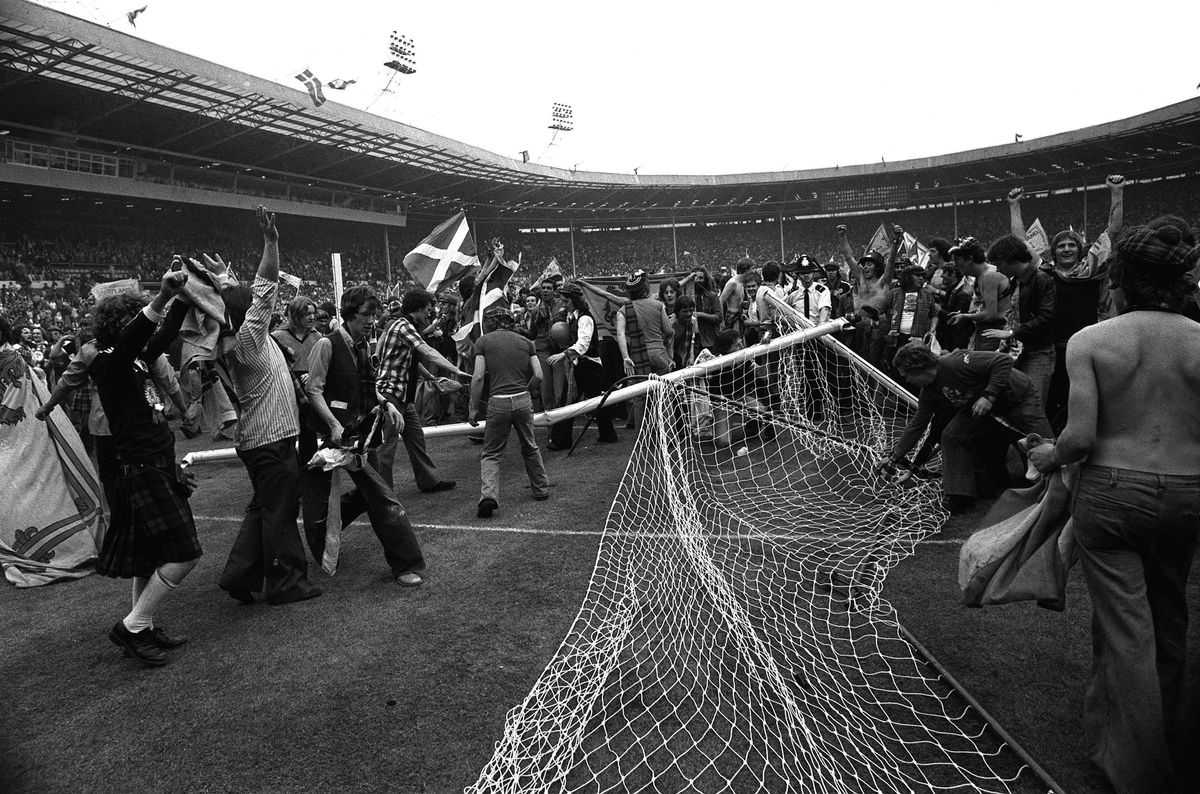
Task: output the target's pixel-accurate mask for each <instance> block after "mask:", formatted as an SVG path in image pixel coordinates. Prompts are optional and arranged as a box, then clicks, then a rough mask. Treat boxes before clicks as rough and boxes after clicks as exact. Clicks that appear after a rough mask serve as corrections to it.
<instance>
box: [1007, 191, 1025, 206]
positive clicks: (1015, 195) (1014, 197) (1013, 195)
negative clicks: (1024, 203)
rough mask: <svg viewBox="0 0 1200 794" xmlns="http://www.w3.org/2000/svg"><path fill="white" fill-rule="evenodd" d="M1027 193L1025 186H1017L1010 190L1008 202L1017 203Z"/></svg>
mask: <svg viewBox="0 0 1200 794" xmlns="http://www.w3.org/2000/svg"><path fill="white" fill-rule="evenodd" d="M1024 195H1025V188H1020V187H1015V188H1013V189H1012V190H1010V191H1008V203H1009V204H1016V203H1017V202H1018V201H1020V200H1021V198H1022V197H1024Z"/></svg>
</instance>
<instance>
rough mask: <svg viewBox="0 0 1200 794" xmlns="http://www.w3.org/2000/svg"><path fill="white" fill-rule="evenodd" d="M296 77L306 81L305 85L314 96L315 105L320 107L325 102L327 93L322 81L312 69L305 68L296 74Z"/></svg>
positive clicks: (310, 94)
mask: <svg viewBox="0 0 1200 794" xmlns="http://www.w3.org/2000/svg"><path fill="white" fill-rule="evenodd" d="M296 79H297V80H299V81H300V82H302V83H304V87H305V88H307V89H308V95H309V96H310V97H312V103H313V107H318V108H319V107H321V105H324V104H325V93H324V92H323V91H322V90H321V81H320V80H318V79H317V78H316V77H314V76H313V73H312V72H311V71H309V70H308V69H305V70H304V71H303V72H301V73H300V74H298V75H296Z"/></svg>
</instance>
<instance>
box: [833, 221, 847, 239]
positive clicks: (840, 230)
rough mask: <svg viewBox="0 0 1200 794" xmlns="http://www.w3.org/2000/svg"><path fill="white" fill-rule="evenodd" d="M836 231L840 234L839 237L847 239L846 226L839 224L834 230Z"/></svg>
mask: <svg viewBox="0 0 1200 794" xmlns="http://www.w3.org/2000/svg"><path fill="white" fill-rule="evenodd" d="M834 231H835V232H837V233H838V237H845V236H846V224H844V223H839V224H838V225H837V228H836V229H834Z"/></svg>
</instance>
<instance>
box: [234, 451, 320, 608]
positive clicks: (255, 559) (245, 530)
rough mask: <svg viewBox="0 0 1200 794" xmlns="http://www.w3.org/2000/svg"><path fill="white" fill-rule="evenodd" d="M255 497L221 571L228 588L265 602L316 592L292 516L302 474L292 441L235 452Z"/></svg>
mask: <svg viewBox="0 0 1200 794" xmlns="http://www.w3.org/2000/svg"><path fill="white" fill-rule="evenodd" d="M237 454H238V457H239V458H241V459H242V463H243V464H245V466H246V472H247V473H248V474H249V475H250V484H251V486H252V487H253V488H254V495H253V496H252V497H251V499H250V504H249V505H247V506H246V515H245V517H244V518H243V519H242V528H241V530H240V531H239V532H238V535H237V538H236V539H235V540H234V541H233V548H231V549H230V550H229V559H228V560H227V561H226V562H225V570H224V571H223V572H222V573H221V587H223V588H225V589H226V590H243V591H249V592H260V591H262V590H263V582H264V580H265V582H266V588H265V589H266V596H267V600H268V601H276V600H282V601H293V600H297V599H299V598H303V597H304V596H305V595H306V594H307V593H310V592H311V591H312V590H313V589H314V588H313V585H312V583H310V582H309V581H308V562H307V560H305V558H304V546H303V545H302V544H301V542H300V532H299V530H298V529H297V527H296V518H297V517H298V516H299V515H300V501H299V498H300V493H299V482H300V472H299V470H298V469H297V466H296V438H295V436H292V437H291V438H285V439H281V440H280V441H275V442H273V443H271V444H264V445H263V446H261V447H255V448H254V449H245V450H243V449H239V450H238V451H237Z"/></svg>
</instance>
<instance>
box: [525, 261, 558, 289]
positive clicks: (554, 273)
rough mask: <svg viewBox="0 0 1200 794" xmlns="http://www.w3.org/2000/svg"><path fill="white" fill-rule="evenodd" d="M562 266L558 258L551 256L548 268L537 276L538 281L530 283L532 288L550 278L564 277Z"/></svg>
mask: <svg viewBox="0 0 1200 794" xmlns="http://www.w3.org/2000/svg"><path fill="white" fill-rule="evenodd" d="M562 274H563V273H562V268H560V267H559V266H558V259H557V258H556V257H551V259H550V264H548V265H546V269H545V270H543V271H542V275H540V276H538V277H537V281H535V282H533V283H532V284H530V285H529V286H530V288H531V289H532V288H534V287H536V286H538V285H539V284H541V283H542V282H543V281H545V280H546V279H548V278H562Z"/></svg>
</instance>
